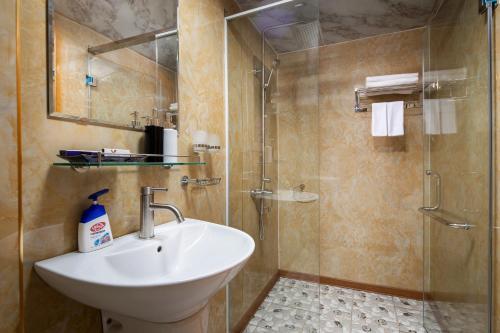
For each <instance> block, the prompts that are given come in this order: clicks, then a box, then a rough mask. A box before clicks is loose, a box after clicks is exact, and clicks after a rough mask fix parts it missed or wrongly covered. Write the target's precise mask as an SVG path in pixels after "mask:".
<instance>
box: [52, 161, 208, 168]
mask: <svg viewBox="0 0 500 333" xmlns="http://www.w3.org/2000/svg"><path fill="white" fill-rule="evenodd" d="M206 164H207V163H206V162H176V163H163V162H100V163H99V162H73V163H70V162H55V163H52V165H53V166H56V167H70V168H78V169H79V168H90V167H97V168H100V167H118V166H140V167H152V166H160V167H173V166H176V165H206Z"/></svg>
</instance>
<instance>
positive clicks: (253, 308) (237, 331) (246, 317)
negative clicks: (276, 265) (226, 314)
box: [231, 271, 280, 333]
mask: <svg viewBox="0 0 500 333" xmlns="http://www.w3.org/2000/svg"><path fill="white" fill-rule="evenodd" d="M279 277H280V275H279V271H278V272H276V273H275V274H274V275H273V276H272V278H271V279H270V280H269V282H267V283H266V285H265V286H264V288H263V289H262V291H261V292H260V293H259V295H258V296H257V297H256V298H255V300H254V301H253V302H252V304H251V305H250V306H249V307H248V309H247V311H245V313H244V314H243V316H241V319H240V320H239V321H238V323H237V324H236V325H234V327H233V329H232V330H231V332H233V333H241V332H243V331H244V330H245V328H246V327H247V325H248V323H249V322H250V320H251V319H252V317H253V315H254V314H255V312H257V309H258V308H259V306H260V305H261V304H262V302H263V301H264V299H265V298H266V296H267V294H269V291H271V289H273V286H274V285H275V284H276V281H278V279H279Z"/></svg>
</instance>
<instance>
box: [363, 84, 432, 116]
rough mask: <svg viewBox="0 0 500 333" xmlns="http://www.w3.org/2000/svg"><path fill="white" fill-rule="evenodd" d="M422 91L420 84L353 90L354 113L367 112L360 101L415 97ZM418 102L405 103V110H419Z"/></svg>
mask: <svg viewBox="0 0 500 333" xmlns="http://www.w3.org/2000/svg"><path fill="white" fill-rule="evenodd" d="M421 91H422V87H421V85H420V84H418V83H415V84H402V85H397V86H386V87H373V88H355V89H354V102H355V104H354V112H368V108H367V107H363V106H362V105H361V99H362V98H366V97H373V96H381V95H415V94H418V93H420V92H421ZM421 107H422V103H421V102H420V101H411V102H405V109H413V108H421Z"/></svg>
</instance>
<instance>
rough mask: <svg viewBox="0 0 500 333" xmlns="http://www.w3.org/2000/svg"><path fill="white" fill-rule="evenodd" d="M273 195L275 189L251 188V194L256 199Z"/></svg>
mask: <svg viewBox="0 0 500 333" xmlns="http://www.w3.org/2000/svg"><path fill="white" fill-rule="evenodd" d="M271 195H273V191H268V190H260V189H256V190H250V196H251V197H252V198H256V199H263V198H266V197H270V196H271Z"/></svg>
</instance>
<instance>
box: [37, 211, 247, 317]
mask: <svg viewBox="0 0 500 333" xmlns="http://www.w3.org/2000/svg"><path fill="white" fill-rule="evenodd" d="M254 247H255V243H254V241H253V239H252V238H251V237H250V236H249V235H247V234H246V233H244V232H242V231H239V230H237V229H233V228H230V227H227V226H222V225H217V224H213V223H208V222H204V221H199V220H194V219H186V221H185V222H183V223H180V224H179V223H177V222H170V223H166V224H163V225H160V226H157V227H156V228H155V237H154V238H152V239H148V240H144V239H139V238H138V236H137V234H136V233H134V234H129V235H126V236H123V237H119V238H116V239H115V241H114V244H113V245H112V246H110V247H107V248H104V249H101V250H98V251H95V252H90V253H79V252H72V253H68V254H64V255H61V256H58V257H54V258H51V259H47V260H43V261H40V262H37V263H35V270H36V272H37V273H38V274H39V275H40V276H41V277H42V279H43V280H45V281H46V282H47V283H48V284H49V285H50V286H52V287H53V288H54V289H56V290H58V291H59V292H61V293H63V294H65V295H67V296H69V297H71V298H73V299H75V300H77V301H79V302H81V303H84V304H87V305H89V306H92V307H95V308H98V309H101V310H103V312H106V313H112V314H117V315H118V316H125V317H131V318H135V319H138V320H143V321H147V322H154V323H172V322H177V321H180V320H183V319H186V318H188V317H190V316H192V315H194V314H196V313H197V312H199V311H200V310H201V309H202V308H203V307H204V306H205V305H206V304H207V303H208V300H209V299H210V297H211V296H213V295H214V294H215V293H216V292H217V291H218V290H220V289H221V288H222V287H224V286H225V285H226V284H227V283H228V282H229V281H230V280H231V279H232V278H234V276H235V275H236V274H237V273H238V271H239V270H240V269H241V268H242V267H243V265H244V264H245V262H246V260H247V259H248V258H249V257H250V255H251V254H252V252H253V250H254ZM103 319H104V318H103Z"/></svg>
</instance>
